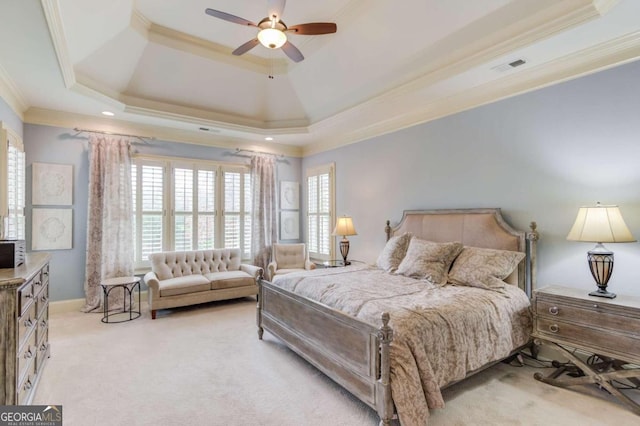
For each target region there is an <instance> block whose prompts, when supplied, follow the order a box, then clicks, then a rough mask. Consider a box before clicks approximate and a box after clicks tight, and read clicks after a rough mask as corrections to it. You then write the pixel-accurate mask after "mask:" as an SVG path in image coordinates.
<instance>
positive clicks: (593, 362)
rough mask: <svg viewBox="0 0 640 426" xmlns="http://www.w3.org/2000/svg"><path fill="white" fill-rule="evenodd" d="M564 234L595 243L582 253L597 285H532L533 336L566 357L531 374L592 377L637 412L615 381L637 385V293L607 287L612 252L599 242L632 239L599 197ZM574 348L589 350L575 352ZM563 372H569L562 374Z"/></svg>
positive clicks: (571, 381) (552, 379) (567, 381)
mask: <svg viewBox="0 0 640 426" xmlns="http://www.w3.org/2000/svg"><path fill="white" fill-rule="evenodd" d="M567 239H568V240H571V241H586V242H595V243H597V244H596V247H595V248H594V249H593V250H590V251H589V252H588V254H587V259H588V262H589V269H590V270H591V274H592V275H593V278H594V279H595V281H596V284H597V286H598V289H597V290H595V291H592V292H590V293H588V294H586V292H584V291H582V290H580V289H576V288H568V287H561V286H550V287H545V288H542V289H540V290H537V291H535V293H534V299H533V310H534V326H533V333H532V337H534V339H535V340H536V341H537V342H542V343H547V344H550V345H552V346H553V347H554V348H555V349H557V350H559V351H560V353H562V355H564V356H565V357H566V358H567V359H568V360H569V362H570V363H569V364H561V363H558V362H556V361H554V363H553V364H554V365H555V366H558V368H557V369H556V370H555V371H554V372H552V373H551V374H550V375H548V376H546V377H545V376H543V375H542V374H540V373H536V374H535V375H534V378H535V379H536V380H538V381H541V382H544V383H548V384H551V385H553V386H558V387H571V386H576V385H585V384H590V383H595V384H597V385H599V386H600V387H601V388H603V389H605V390H606V391H608V392H609V393H611V394H612V395H614V396H615V397H617V398H618V399H619V400H621V401H622V402H623V403H625V404H626V405H627V406H628V407H629V408H630V409H631V410H632V411H633V412H634V413H636V414H638V415H640V404H638V403H636V402H635V401H634V400H633V399H631V398H629V396H627V395H625V394H624V393H623V392H622V391H621V390H620V389H619V388H618V386H617V385H616V383H619V382H620V381H621V380H626V381H627V382H628V383H629V386H628V387H629V388H635V389H638V388H640V369H638V368H637V366H638V365H640V351H639V349H640V334H639V333H638V330H640V297H633V296H625V295H621V296H619V297H617V298H616V295H615V294H614V293H611V292H609V291H607V283H608V281H609V279H610V277H611V273H612V272H613V252H611V251H609V250H607V249H606V248H605V247H604V246H603V245H602V243H620V242H634V241H636V240H635V239H634V237H633V235H632V234H631V232H630V231H629V229H628V228H627V226H626V224H625V223H624V220H623V219H622V215H621V214H620V210H619V208H618V207H617V206H603V205H601V204H600V203H598V204H597V205H596V206H594V207H581V208H580V209H579V211H578V216H577V218H576V221H575V223H574V225H573V227H572V228H571V231H570V232H569V235H568V236H567ZM576 349H577V350H580V351H582V352H583V353H588V354H592V355H590V356H588V357H580V356H578V354H576ZM566 372H569V373H571V375H569V376H562V375H563V374H564V373H566Z"/></svg>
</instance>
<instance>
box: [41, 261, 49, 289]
mask: <svg viewBox="0 0 640 426" xmlns="http://www.w3.org/2000/svg"><path fill="white" fill-rule="evenodd" d="M41 274H42V285H43V286H44V285H47V284H49V264H48V263H47V264H46V265H45V266H44V268H42V271H41Z"/></svg>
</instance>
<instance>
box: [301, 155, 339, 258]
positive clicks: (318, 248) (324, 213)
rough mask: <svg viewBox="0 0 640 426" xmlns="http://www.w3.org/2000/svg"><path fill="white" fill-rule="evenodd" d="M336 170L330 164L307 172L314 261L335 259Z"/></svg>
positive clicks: (309, 232)
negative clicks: (332, 231)
mask: <svg viewBox="0 0 640 426" xmlns="http://www.w3.org/2000/svg"><path fill="white" fill-rule="evenodd" d="M334 168H335V166H334V165H333V164H329V165H326V166H321V167H315V168H312V169H309V170H307V247H308V250H309V256H310V257H311V258H314V259H324V260H329V259H332V258H333V244H332V242H333V241H332V236H331V225H332V224H333V223H334V221H335V214H334V204H335V203H334V193H335V190H334V189H335V188H334Z"/></svg>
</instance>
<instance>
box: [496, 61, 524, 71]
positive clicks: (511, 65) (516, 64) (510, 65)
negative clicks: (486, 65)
mask: <svg viewBox="0 0 640 426" xmlns="http://www.w3.org/2000/svg"><path fill="white" fill-rule="evenodd" d="M526 63H527V61H526V60H525V59H516V60H515V61H512V62H509V63H506V64H500V65H496V66H495V67H492V68H491V69H492V70H495V71H498V72H505V71H509V70H512V69H514V68H516V67H519V66H521V65H524V64H526Z"/></svg>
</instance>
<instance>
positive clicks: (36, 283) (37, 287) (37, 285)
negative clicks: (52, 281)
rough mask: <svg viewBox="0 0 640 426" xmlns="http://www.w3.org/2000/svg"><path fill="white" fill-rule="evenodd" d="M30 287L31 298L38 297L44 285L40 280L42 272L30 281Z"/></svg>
mask: <svg viewBox="0 0 640 426" xmlns="http://www.w3.org/2000/svg"><path fill="white" fill-rule="evenodd" d="M31 285H32V287H33V298H34V299H35V298H37V297H38V296H39V295H40V292H41V291H42V289H43V288H44V285H45V283H44V281H43V280H42V272H40V273H38V274H37V275H36V276H35V277H33V279H32V280H31Z"/></svg>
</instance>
